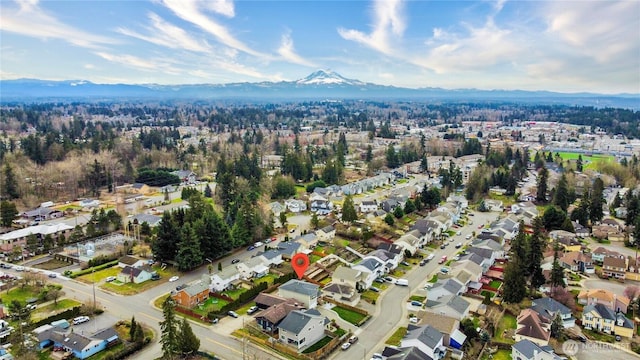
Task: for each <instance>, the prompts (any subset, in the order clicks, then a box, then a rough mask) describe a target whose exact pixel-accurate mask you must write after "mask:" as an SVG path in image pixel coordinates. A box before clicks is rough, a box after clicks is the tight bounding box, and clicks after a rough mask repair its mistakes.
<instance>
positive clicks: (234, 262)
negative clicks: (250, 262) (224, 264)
mask: <svg viewBox="0 0 640 360" xmlns="http://www.w3.org/2000/svg"><path fill="white" fill-rule="evenodd" d="M239 262H240V259H233V260H231V263H232V264H237V263H239Z"/></svg>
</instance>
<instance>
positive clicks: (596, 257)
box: [591, 246, 624, 264]
mask: <svg viewBox="0 0 640 360" xmlns="http://www.w3.org/2000/svg"><path fill="white" fill-rule="evenodd" d="M605 257H613V258H618V259H624V255H622V254H620V253H619V252H617V251H613V250H609V249H607V248H604V247H602V246H600V247H598V248H597V249H595V250H593V251H592V252H591V259H592V260H593V261H594V262H597V263H599V264H602V263H603V262H604V258H605Z"/></svg>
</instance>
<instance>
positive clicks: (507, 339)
mask: <svg viewBox="0 0 640 360" xmlns="http://www.w3.org/2000/svg"><path fill="white" fill-rule="evenodd" d="M516 325H517V323H516V318H515V316H513V315H509V314H506V313H505V314H504V315H503V316H502V318H501V319H500V323H499V324H498V329H497V330H496V334H495V337H496V340H497V341H499V342H503V343H507V344H513V343H514V341H513V339H512V338H511V335H510V333H511V332H512V331H510V330H515V329H516Z"/></svg>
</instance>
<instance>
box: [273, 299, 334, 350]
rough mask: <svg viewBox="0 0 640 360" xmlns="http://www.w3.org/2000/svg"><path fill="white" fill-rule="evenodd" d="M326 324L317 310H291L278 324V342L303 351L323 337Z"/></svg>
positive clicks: (327, 322)
mask: <svg viewBox="0 0 640 360" xmlns="http://www.w3.org/2000/svg"><path fill="white" fill-rule="evenodd" d="M327 324H329V319H327V318H326V317H325V316H322V315H321V314H320V312H319V311H318V310H315V309H309V310H293V311H291V312H290V313H289V314H287V316H286V317H285V318H284V319H283V320H282V321H281V322H280V324H279V325H278V335H279V338H280V342H282V343H284V344H287V345H289V346H293V347H294V348H296V349H297V350H298V351H303V350H304V349H306V348H308V347H309V346H311V345H313V344H315V343H316V342H318V341H319V340H321V339H322V338H324V330H325V327H326V325H327Z"/></svg>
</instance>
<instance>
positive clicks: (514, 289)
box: [502, 257, 527, 304]
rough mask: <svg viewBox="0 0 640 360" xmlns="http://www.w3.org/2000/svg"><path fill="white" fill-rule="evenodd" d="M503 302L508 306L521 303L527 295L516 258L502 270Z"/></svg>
mask: <svg viewBox="0 0 640 360" xmlns="http://www.w3.org/2000/svg"><path fill="white" fill-rule="evenodd" d="M502 286H503V292H502V295H503V300H504V301H505V302H507V303H510V304H516V303H519V302H520V301H522V299H524V297H525V296H526V295H527V288H526V279H525V276H524V272H523V266H521V263H520V260H519V259H518V258H517V257H516V258H513V259H510V260H509V263H508V264H507V266H506V268H505V269H504V283H503V284H502Z"/></svg>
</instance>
